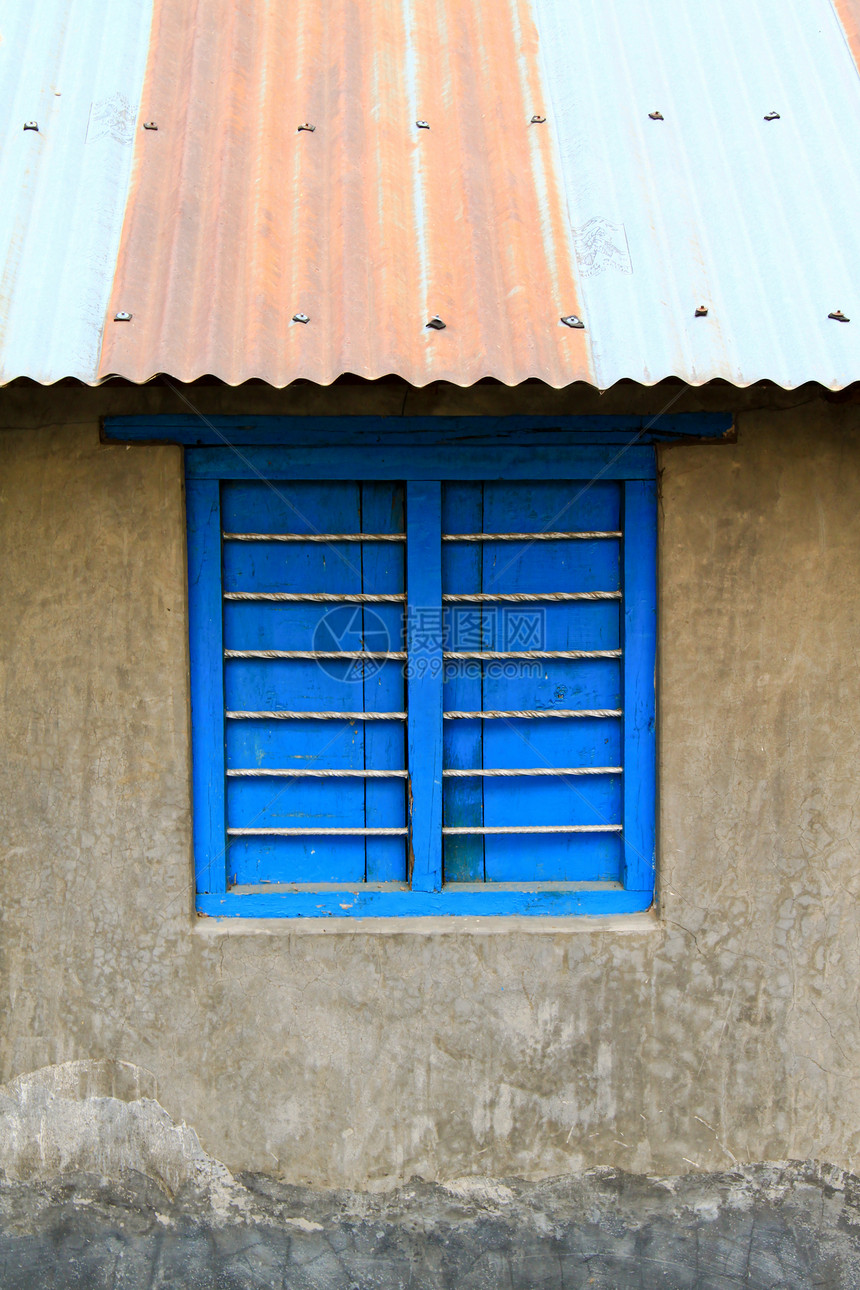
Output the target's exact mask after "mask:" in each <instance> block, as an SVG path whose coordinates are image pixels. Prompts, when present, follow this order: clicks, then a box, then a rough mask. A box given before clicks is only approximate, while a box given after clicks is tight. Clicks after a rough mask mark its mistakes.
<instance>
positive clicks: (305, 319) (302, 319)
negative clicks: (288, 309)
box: [293, 314, 310, 323]
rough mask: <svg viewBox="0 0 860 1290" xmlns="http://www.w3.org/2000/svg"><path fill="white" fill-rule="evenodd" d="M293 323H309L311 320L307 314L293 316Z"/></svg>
mask: <svg viewBox="0 0 860 1290" xmlns="http://www.w3.org/2000/svg"><path fill="white" fill-rule="evenodd" d="M293 322H300V323H308V322H310V318H309V317H308V316H307V314H293Z"/></svg>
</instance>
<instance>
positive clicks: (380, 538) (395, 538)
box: [221, 533, 406, 542]
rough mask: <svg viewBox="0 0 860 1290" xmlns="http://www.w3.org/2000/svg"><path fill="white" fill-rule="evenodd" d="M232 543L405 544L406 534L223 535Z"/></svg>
mask: <svg viewBox="0 0 860 1290" xmlns="http://www.w3.org/2000/svg"><path fill="white" fill-rule="evenodd" d="M221 536H222V537H223V538H224V540H225V541H230V542H405V541H406V534H405V533H222V534H221Z"/></svg>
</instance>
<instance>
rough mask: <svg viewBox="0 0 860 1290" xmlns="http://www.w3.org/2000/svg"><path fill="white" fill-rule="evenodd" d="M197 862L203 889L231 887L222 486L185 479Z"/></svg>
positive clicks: (207, 480) (193, 794)
mask: <svg viewBox="0 0 860 1290" xmlns="http://www.w3.org/2000/svg"><path fill="white" fill-rule="evenodd" d="M186 509H187V516H188V622H189V639H190V654H191V744H192V800H193V830H194V867H195V874H196V879H197V890H198V891H199V892H210V893H219V892H223V891H226V889H227V854H226V843H227V833H226V828H227V825H226V811H225V778H226V764H225V763H226V751H225V745H224V644H223V604H222V596H221V486H220V483H219V481H218V480H215V479H190V480H188V481H187V484H186Z"/></svg>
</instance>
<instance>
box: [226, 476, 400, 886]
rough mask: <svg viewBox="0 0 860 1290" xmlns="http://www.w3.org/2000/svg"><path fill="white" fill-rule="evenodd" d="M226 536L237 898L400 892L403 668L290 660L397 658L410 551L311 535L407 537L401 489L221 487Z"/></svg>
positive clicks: (229, 754) (231, 837)
mask: <svg viewBox="0 0 860 1290" xmlns="http://www.w3.org/2000/svg"><path fill="white" fill-rule="evenodd" d="M221 525H222V530H223V538H222V560H223V570H222V580H223V594H224V616H223V644H224V701H225V707H226V776H225V778H226V818H227V834H228V853H227V855H228V863H227V883H228V887H230V888H232V887H235V886H240V887H241V886H257V885H259V884H271V883H278V884H320V883H351V884H354V883H364V882H384V881H403V880H404V879H405V876H406V848H405V833H406V816H405V809H406V808H405V798H406V795H405V778H404V771H405V766H406V763H405V721H404V720H403V719H402V718H401V717H394V718H390V719H389V718H386V719H382V720H370V719H367V720H363V719H362V715H363V714H365V713H367V714H370V715H376V714H383V713H401V714H402V713H403V711H404V693H403V675H402V662H401V661H400V660H397V659H391V660H387V661H386V660H384V659H380V658H364V659H354V658H348V657H341V658H326V657H315V658H301V657H289V655H296V654H299V655H300V654H302V653H305V654H311V653H315V654H318V655H325V654H332V653H334V654H338V653H340V654H343V653H347V654H349V653H359V654H360V653H369V654H371V655H373V654H376V655H378V654H383V655H384V654H386V653H388V652H395V653H397V652H399V651H402V648H403V645H402V635H403V633H402V621H403V596H404V545H403V542H402V541H371V540H366V541H355V540H352V541H349V540H342V541H336V540H335V541H319V540H301V538H302V535H305V536H306V538H309V539H310V538H318V537H319V535H321V534H341V535H350V536H352V537H355V536H356V535H359V534H362V533H371V534H387V535H395V534H402V532H403V490H402V487H400V486H399V485H394V484H374V483H364V484H362V483H358V482H345V481H342V482H337V483H325V484H320V483H315V482H311V481H307V482H305V481H299V482H296V481H291V482H289V483H284V482H280V481H278V482H274V483H273V484H272V485H271V486H270V485H269V484H268V483H263V482H261V481H229V482H224V483H222V485H221ZM297 539H298V540H297ZM321 595H323V596H332V597H339V596H340V597H347V599H343V600H337V599H334V600H331V601H327V600H318V599H317V600H315V599H303V598H302V597H309V596H321ZM368 595H369V596H379V595H381V596H388V597H390V598H391V599H389V600H383V601H380V602H377V601H372V602H367V601H366V600H361V599H356V600H350V599H348V597H349V596H357V597H366V596H368ZM278 655H280V657H278ZM285 655H286V657H285ZM302 712H308V713H309V714H310V713H315V714H322V713H339V712H343V713H354V714H357V715H356V716H354V717H344V718H342V719H341V718H334V717H331V716H329V717H321V716H318V715H317V716H311V715H309V716H308V717H307V718H304V717H295V716H286V715H278V714H287V713H302ZM237 714H248V715H237ZM258 714H271V715H258ZM320 770H330V771H335V772H338V774H337V775H334V776H331V777H321V776H318V775H317V774H315V773H314V772H318V771H320ZM368 771H376V772H380V771H397V772H399V774H398V775H396V776H391V777H378V776H369V775H367V774H366V772H368ZM346 772H349V773H346ZM349 829H359V830H363V831H364V832H362V833H358V834H350V833H348V832H337V830H349ZM286 830H299V832H297V833H293V834H290V833H287V832H286ZM382 830H387V831H390V832H381V831H382Z"/></svg>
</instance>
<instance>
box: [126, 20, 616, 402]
mask: <svg viewBox="0 0 860 1290" xmlns="http://www.w3.org/2000/svg"><path fill="white" fill-rule="evenodd" d="M180 67H181V68H182V75H177V69H178V68H180ZM543 94H544V87H543V85H542V84H541V78H540V72H539V67H538V48H537V32H536V29H535V26H534V23H533V18H532V13H531V6H530V5H529V3H528V0H481V2H480V3H475V2H474V0H465V2H464V0H327V3H325V4H320V3H319V0H294V3H292V4H290V5H278V6H264V5H260V4H257V3H254V0H246V2H245V3H238V4H237V3H235V0H210V2H209V5H208V6H207V21H206V23H205V24H204V25H202V26H201V25H200V24H199V22H198V21H197V20H196V14H195V11H194V10H193V9H192V7H191V6H184V5H170V4H166V3H162V4H160V5H159V6H158V12H157V25H156V28H155V37H154V51H153V56H152V58H151V61H150V67H149V72H148V75H147V105H148V106H147V111H150V112H151V113H152V115H153V116H154V117H156V118H157V119H158V123H159V130H158V134H157V135H153V136H152V137H151V138H142V139H140V140H139V141H138V160H139V166H138V169H137V173H136V177H135V181H134V187H133V193H132V201H131V205H130V210H129V216H128V218H127V220H126V224H125V228H124V230H123V241H122V248H121V252H120V259H119V265H118V270H117V278H116V283H115V287H114V292H113V296H112V301H111V307H112V309H114V308H115V309H122V310H126V311H128V312H130V313H133V314H134V318H133V320H132V323H131V324H129V325H122V326H116V327H110V326H109V328H108V331H107V334H106V337H105V346H104V353H103V355H102V363H101V371H102V373H119V374H121V375H123V376H128V377H131V379H132V380H136V381H140V380H145V379H146V378H147V377H149V376H151V375H152V373H153V372H155V371H160V370H165V371H169V372H172V373H173V374H174V375H177V376H180V377H181V378H182V379H183V380H190V379H192V378H194V377H197V376H199V375H201V374H203V373H206V372H211V373H214V374H216V375H218V376H220V377H223V379H224V380H226V381H229V382H231V383H233V384H235V383H238V382H240V381H243V380H246V379H248V378H249V377H263V378H265V379H266V380H267V381H269V382H270V383H272V384H273V385H283V384H286V383H287V382H288V381H291V380H293V379H294V378H295V377H297V376H302V377H308V378H310V379H311V380H313V381H317V382H321V383H324V384H327V383H328V382H330V381H332V380H334V379H335V378H336V377H337V376H339V375H340V374H341V373H343V372H353V373H356V374H357V375H360V376H366V377H379V376H384V375H386V374H387V373H390V372H394V373H397V374H398V375H399V376H403V377H405V378H406V379H407V380H409V381H411V382H412V383H413V384H415V385H424V384H426V383H427V382H428V381H431V380H434V379H443V380H449V381H456V382H459V383H460V384H463V385H468V384H471V383H472V382H474V381H476V380H478V379H480V378H481V377H484V376H496V377H499V378H500V379H501V380H503V381H506V382H507V383H509V384H512V385H513V384H516V383H518V382H520V381H522V380H525V379H526V378H527V377H531V376H540V377H543V378H544V379H545V380H547V381H549V382H550V383H552V384H554V385H562V384H566V383H567V382H568V381H570V380H577V379H579V380H588V379H590V378H591V372H590V369H589V365H588V357H587V350H586V343H585V341H584V339H583V334H582V333H577V332H575V331H571V330H570V329H569V328H567V327H563V326H562V325H561V323H560V321H559V318H560V315H561V314H575V313H577V311H578V307H579V306H578V299H577V292H576V285H575V281H574V272H573V261H572V256H571V246H570V232H569V227H568V223H567V215H566V211H565V203H564V196H563V193H562V191H561V188H560V167H559V165H558V159H557V154H556V150H555V135H554V134H553V132H552V131H551V130H548V129H547V128H546V126H545V125H532V124H530V119H531V117H532V115H533V114H535V113H537V112H539V111H540V110H541V109H544V108H545V104H544V101H543ZM420 120H425V121H426V122H427V123H428V125H429V129H422V128H419V127H418V126H417V125H416V122H417V121H420ZM305 122H308V123H309V124H311V125H313V126H314V127H315V128H314V131H313V132H311V131H305V130H299V129H298V126H299V125H300V124H302V123H305ZM295 313H302V314H305V315H307V316H308V317H309V318H310V322H309V323H307V324H303V323H295V322H293V321H292V318H293V315H294V314H295ZM436 315H439V316H440V317H441V319H442V320H443V321H444V322H445V324H446V327H445V330H444V331H441V330H434V329H433V328H428V327H427V326H426V324H427V322H428V321H429V320H430V319H432V318H433V317H434V316H436Z"/></svg>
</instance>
